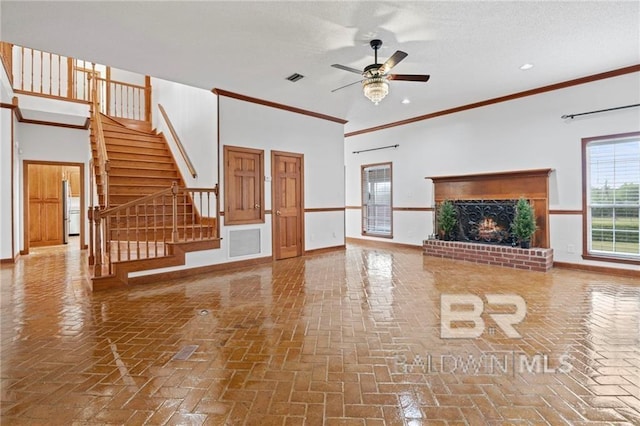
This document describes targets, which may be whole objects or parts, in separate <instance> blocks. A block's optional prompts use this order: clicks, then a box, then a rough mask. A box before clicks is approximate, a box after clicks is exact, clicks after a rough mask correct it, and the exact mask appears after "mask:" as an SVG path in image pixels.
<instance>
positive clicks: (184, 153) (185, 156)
mask: <svg viewBox="0 0 640 426" xmlns="http://www.w3.org/2000/svg"><path fill="white" fill-rule="evenodd" d="M158 109H159V110H160V113H161V114H162V118H164V121H165V123H167V127H168V128H169V133H171V137H172V138H173V140H174V141H175V143H176V145H177V146H178V150H179V151H180V154H181V155H182V158H183V159H184V162H185V163H187V168H188V169H189V173H191V176H193V177H194V179H195V178H196V177H198V173H197V172H196V169H195V167H194V166H193V163H192V162H191V159H190V158H189V155H188V154H187V151H186V150H185V149H184V145H182V141H180V137H178V134H177V133H176V129H175V128H174V127H173V124H172V123H171V120H169V116H168V115H167V111H165V109H164V107H163V106H162V105H161V104H158Z"/></svg>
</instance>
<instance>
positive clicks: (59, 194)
mask: <svg viewBox="0 0 640 426" xmlns="http://www.w3.org/2000/svg"><path fill="white" fill-rule="evenodd" d="M22 176H23V212H24V215H23V218H24V219H23V224H24V226H23V228H24V229H23V242H24V244H23V245H24V249H23V250H22V252H21V253H22V254H28V253H29V249H30V248H31V247H47V246H57V245H63V244H76V245H78V248H80V249H83V248H86V245H85V236H84V230H85V226H86V225H85V221H86V219H85V214H84V212H85V211H86V204H85V197H84V194H85V182H84V164H83V163H68V162H51V161H29V160H26V161H24V162H23V174H22ZM74 237H77V238H74Z"/></svg>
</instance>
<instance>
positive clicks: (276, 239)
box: [271, 151, 304, 260]
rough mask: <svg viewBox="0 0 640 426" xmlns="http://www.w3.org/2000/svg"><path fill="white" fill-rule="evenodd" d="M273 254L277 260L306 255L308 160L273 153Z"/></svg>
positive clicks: (291, 155)
mask: <svg viewBox="0 0 640 426" xmlns="http://www.w3.org/2000/svg"><path fill="white" fill-rule="evenodd" d="M271 174H272V176H273V178H272V183H271V188H272V189H271V190H272V201H271V205H272V207H273V208H272V212H273V213H272V220H273V254H274V257H275V259H276V260H279V259H287V258H290V257H297V256H302V254H303V253H304V156H303V155H302V154H294V153H290V152H278V151H272V152H271Z"/></svg>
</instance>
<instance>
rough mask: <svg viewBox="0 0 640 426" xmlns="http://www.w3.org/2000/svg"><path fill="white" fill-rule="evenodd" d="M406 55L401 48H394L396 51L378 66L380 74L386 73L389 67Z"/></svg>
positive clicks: (396, 63)
mask: <svg viewBox="0 0 640 426" xmlns="http://www.w3.org/2000/svg"><path fill="white" fill-rule="evenodd" d="M406 57H407V53H405V52H403V51H402V50H396V53H394V54H393V55H391V57H390V58H389V59H387V62H385V63H384V64H382V66H381V67H380V71H381V73H382V74H386V73H388V72H389V70H390V69H391V68H393V67H395V66H396V65H398V63H400V61H401V60H403V59H404V58H406Z"/></svg>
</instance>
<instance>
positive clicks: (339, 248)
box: [304, 244, 347, 256]
mask: <svg viewBox="0 0 640 426" xmlns="http://www.w3.org/2000/svg"><path fill="white" fill-rule="evenodd" d="M346 248H347V246H346V245H344V244H343V245H341V246H332V247H322V248H317V249H313V250H305V252H304V255H305V256H313V255H316V254H324V253H331V252H334V251H342V250H346Z"/></svg>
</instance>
